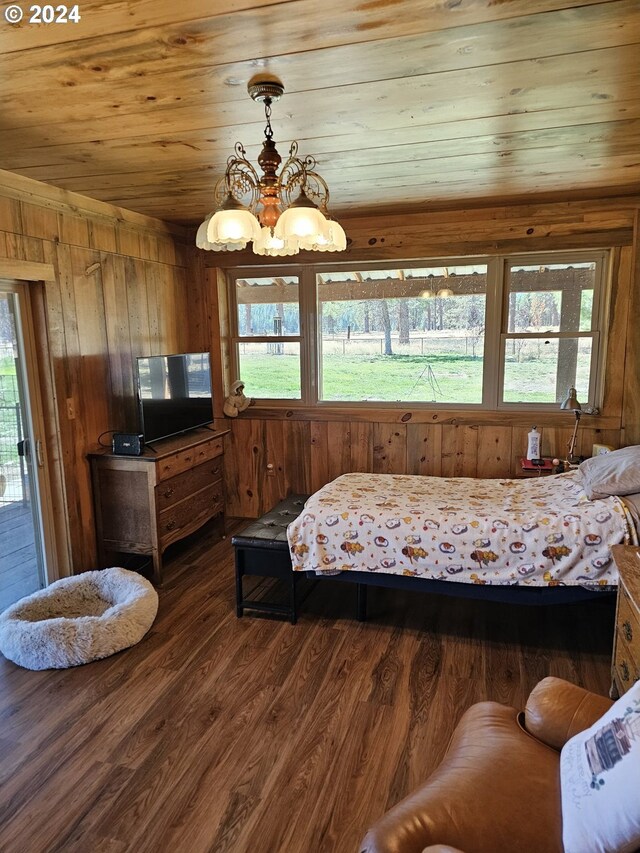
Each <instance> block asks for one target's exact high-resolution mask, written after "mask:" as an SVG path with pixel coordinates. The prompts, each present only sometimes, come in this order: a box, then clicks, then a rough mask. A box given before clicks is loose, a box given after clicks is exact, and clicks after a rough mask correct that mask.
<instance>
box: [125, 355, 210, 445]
mask: <svg viewBox="0 0 640 853" xmlns="http://www.w3.org/2000/svg"><path fill="white" fill-rule="evenodd" d="M136 366H137V375H136V379H137V384H138V402H139V406H140V422H141V423H140V425H141V431H142V433H143V435H144V440H145V442H146V443H147V444H149V443H150V442H153V441H158V440H159V439H161V438H167V437H168V436H170V435H177V434H178V433H181V432H187V431H188V430H190V429H195V428H196V427H201V426H206V424H210V423H211V422H212V421H213V395H212V392H211V366H210V361H209V353H208V352H196V353H193V352H192V353H182V354H176V355H150V356H143V357H140V358H138V359H137V365H136Z"/></svg>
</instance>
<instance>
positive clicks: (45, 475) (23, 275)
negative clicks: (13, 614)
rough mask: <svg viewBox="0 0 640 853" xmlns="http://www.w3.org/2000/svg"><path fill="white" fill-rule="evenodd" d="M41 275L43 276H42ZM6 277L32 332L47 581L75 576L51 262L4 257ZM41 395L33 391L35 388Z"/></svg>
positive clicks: (27, 345) (28, 350)
mask: <svg viewBox="0 0 640 853" xmlns="http://www.w3.org/2000/svg"><path fill="white" fill-rule="evenodd" d="M36 276H39V277H38V278H36ZM0 279H2V280H3V281H6V282H7V283H8V284H14V285H15V288H10V290H12V292H17V295H18V301H19V306H20V311H21V313H22V315H23V317H24V321H25V322H24V324H23V325H28V327H29V329H30V330H31V332H32V334H29V333H27V334H23V345H24V354H25V361H26V368H27V374H28V375H27V382H29V381H31V383H33V385H34V386H35V388H31V387H30V389H29V390H30V395H29V396H30V408H31V417H32V421H33V428H34V433H36V434H38V435H40V436H41V453H42V459H43V463H44V464H43V465H42V466H40V465H36V468H37V476H38V492H39V507H38V509H39V514H40V518H41V524H42V540H43V541H42V544H43V549H44V554H45V564H46V565H45V569H46V579H47V583H52V582H53V581H55V580H57V579H58V578H60V577H64V576H66V575H68V574H69V572H70V570H69V567H70V566H71V558H70V536H69V524H68V518H67V513H66V511H65V507H66V490H65V487H64V475H63V471H62V462H61V460H62V448H61V444H60V429H59V423H58V412H57V407H56V404H55V400H56V394H55V384H54V382H53V372H52V364H51V357H50V351H49V341H48V335H47V325H46V306H45V282H46V281H55V272H54V268H53V265H51V264H39V263H33V262H31V261H19V260H13V259H7V260H5V259H0ZM34 390H35V391H36V393H33V391H34Z"/></svg>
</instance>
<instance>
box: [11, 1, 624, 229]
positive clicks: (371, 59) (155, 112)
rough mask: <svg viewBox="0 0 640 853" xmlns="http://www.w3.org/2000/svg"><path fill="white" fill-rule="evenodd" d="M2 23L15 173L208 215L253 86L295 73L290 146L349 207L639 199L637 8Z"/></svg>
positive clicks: (139, 11)
mask: <svg viewBox="0 0 640 853" xmlns="http://www.w3.org/2000/svg"><path fill="white" fill-rule="evenodd" d="M23 7H24V10H25V13H26V16H25V20H23V22H22V23H21V24H20V25H17V26H13V25H9V24H6V23H5V22H4V21H2V27H0V166H2V167H3V168H5V169H9V170H11V171H14V172H18V173H20V174H23V175H27V176H30V177H33V178H36V179H38V180H42V181H46V182H49V183H51V184H54V185H56V186H59V187H63V188H65V189H70V190H75V191H77V192H80V193H84V194H86V195H89V196H92V197H94V198H97V199H103V200H105V201H110V202H112V203H115V204H118V205H121V206H123V207H127V208H130V209H132V210H136V211H139V212H141V213H145V214H149V215H152V216H158V217H160V218H162V219H166V220H170V221H175V222H183V223H189V222H191V223H193V222H197V221H198V220H200V219H202V218H203V216H204V214H205V213H206V212H207V211H208V210H210V209H211V207H212V203H211V189H212V187H213V185H214V183H215V179H216V177H217V176H218V175H220V174H221V173H222V172H223V170H224V165H225V161H226V158H227V156H228V155H229V154H230V153H231V151H232V147H233V144H234V143H235V142H236V141H237V140H240V141H242V142H243V143H244V145H245V147H246V149H247V152H248V155H249V158H250V159H251V160H252V161H253V162H255V159H256V157H257V154H258V152H259V149H260V144H261V141H262V133H263V127H264V117H263V114H262V108H261V106H260V105H259V104H254V103H253V102H252V101H251V100H250V99H249V97H248V96H247V93H246V84H247V82H248V80H249V79H250V78H252V77H253V76H254V75H255V74H256V73H258V72H261V71H266V72H268V73H271V74H275V75H277V76H279V77H280V78H281V79H282V81H283V82H284V84H285V87H286V90H287V91H286V94H285V96H284V98H283V100H282V101H280V102H279V103H278V104H275V105H274V114H273V120H272V121H273V126H274V131H275V139H276V140H277V142H278V145H279V149H280V153H281V154H282V155H285V154H286V152H287V150H288V146H289V143H290V141H291V140H292V139H294V138H295V139H297V140H298V141H299V143H300V150H301V153H303V154H306V153H309V154H315V155H317V157H318V162H319V166H318V169H319V171H320V173H321V174H322V175H323V176H324V177H325V178H326V180H327V181H328V183H329V186H330V188H331V209H332V212H333V213H334V214H337V215H341V214H345V213H349V212H355V211H358V212H359V213H368V212H384V211H396V212H397V211H403V210H424V209H429V208H433V207H447V206H449V207H450V206H453V205H456V204H457V205H459V204H476V203H479V202H481V201H485V200H488V199H491V200H500V201H501V202H504V201H508V200H514V201H515V200H525V199H530V198H532V197H533V196H535V197H537V198H538V199H540V198H545V197H546V198H562V199H564V198H567V199H569V198H580V197H586V196H604V195H611V194H630V193H637V192H638V191H640V73H639V72H640V49H639V44H638V43H639V42H640V3H639V2H638V0H609V2H589V0H503V1H502V2H495V0H445V1H444V2H443V0H370V1H369V2H367V1H366V0H364V2H363V0H323V2H318V0H289V2H273V0H216V2H214V3H212V2H211V0H181V2H179V3H176V2H174V0H171V2H169V0H135V2H133V0H132V1H131V2H123V0H103V1H102V2H100V0H85V2H82V3H80V12H81V15H82V20H81V22H80V23H78V24H72V23H69V24H50V25H48V26H45V25H34V24H29V23H28V22H27V21H26V18H27V17H28V4H27V3H23Z"/></svg>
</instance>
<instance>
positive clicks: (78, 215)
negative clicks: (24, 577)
mask: <svg viewBox="0 0 640 853" xmlns="http://www.w3.org/2000/svg"><path fill="white" fill-rule="evenodd" d="M2 259H14V260H17V261H31V262H36V263H41V264H50V265H52V266H53V271H54V272H53V275H52V277H51V278H52V280H49V281H45V282H42V283H40V284H38V283H34V284H32V285H30V289H31V292H32V304H33V305H34V307H35V315H36V322H37V326H38V329H37V331H38V334H39V336H40V338H41V341H44V339H45V338H48V355H49V358H48V363H47V364H41V365H40V367H41V373H42V374H43V376H42V381H43V384H44V386H45V391H46V393H47V395H48V396H49V397H50V398H51V399H50V405H49V407H48V408H49V413H48V414H49V417H48V429H49V432H50V434H49V436H48V439H49V440H48V442H47V444H48V447H49V450H50V452H51V451H52V450H53V448H54V447H55V444H56V442H55V434H54V433H57V434H58V436H59V441H58V444H59V448H60V452H61V456H60V458H54V459H53V460H51V465H53V466H57V467H58V469H59V471H60V476H59V478H58V479H59V482H58V494H56V495H54V500H55V501H56V503H58V502H59V503H61V506H59V507H58V518H59V519H60V525H63V524H64V525H65V526H66V527H67V536H66V537H65V535H64V532H62V533H63V535H62V538H63V539H64V538H67V539H68V541H67V542H66V543H65V546H66V547H65V548H63V551H66V555H67V564H66V565H65V564H64V563H63V565H61V566H60V570H61V572H62V573H66V571H69V570H71V571H81V570H84V569H88V568H91V567H92V566H93V565H94V562H95V536H94V513H93V501H92V492H91V483H90V475H89V467H88V463H87V459H86V454H87V453H88V452H89V451H91V450H95V449H97V448H98V436H99V435H100V433H102V432H103V431H105V430H122V431H135V430H137V424H138V422H137V413H136V407H135V395H134V388H133V364H134V360H135V357H136V356H138V355H147V354H150V353H162V352H177V351H184V350H187V351H188V350H193V351H198V350H207V349H209V347H210V338H209V323H208V312H207V310H206V308H203V306H202V304H201V300H202V298H203V295H204V296H206V294H204V293H203V290H202V288H201V282H202V276H199V275H197V261H195V260H194V259H195V250H192V249H191V238H190V237H187V234H186V232H185V231H184V230H183V229H181V228H179V227H174V226H168V225H166V224H164V223H162V222H160V221H158V220H154V219H150V218H148V217H144V216H141V215H138V214H135V213H131V212H129V211H124V210H121V209H119V208H115V207H112V206H111V205H108V204H104V203H102V202H96V201H93V200H92V199H88V198H85V197H83V196H79V195H75V194H74V193H68V192H64V191H61V190H58V189H55V188H53V187H50V186H48V185H46V184H42V183H39V182H36V181H32V180H30V179H27V178H22V177H18V176H17V175H13V174H11V173H9V172H2V171H0V269H3V270H4V272H3V274H4V275H6V274H7V270H8V271H9V272H11V270H12V269H15V274H14V277H15V278H27V277H31V276H29V275H28V272H29V270H28V267H24V265H23V264H15V265H14V267H12V266H11V264H9V263H7V262H6V260H5V262H4V264H3V260H2ZM22 269H24V270H26V272H22V273H21V270H22ZM37 276H38V272H37V267H36V268H35V272H34V274H33V277H34V278H36V277H37ZM42 350H43V351H46V348H45V347H42ZM41 355H42V353H41ZM108 438H109V436H106V437H105V438H104V439H103V440H107V441H108ZM60 533H61V531H60V530H58V534H60Z"/></svg>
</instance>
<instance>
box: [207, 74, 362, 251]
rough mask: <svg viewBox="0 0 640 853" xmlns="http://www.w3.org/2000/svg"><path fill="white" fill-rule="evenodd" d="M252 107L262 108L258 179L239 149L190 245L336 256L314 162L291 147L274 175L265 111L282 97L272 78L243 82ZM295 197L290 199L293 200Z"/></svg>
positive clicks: (339, 235) (340, 236) (325, 194)
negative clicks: (263, 121) (254, 104)
mask: <svg viewBox="0 0 640 853" xmlns="http://www.w3.org/2000/svg"><path fill="white" fill-rule="evenodd" d="M247 88H248V92H249V95H250V96H251V98H252V99H253V100H254V101H257V102H260V103H263V104H264V114H265V118H266V121H267V124H266V127H265V129H264V142H263V143H262V151H261V152H260V156H259V157H258V164H259V166H260V168H261V169H262V176H259V175H258V173H257V171H256V169H255V168H254V167H253V166H252V164H251V163H250V162H249V161H248V160H247V157H246V151H245V149H244V147H243V146H242V143H240V142H236V144H235V153H234V154H232V155H231V156H230V157H229V159H228V160H227V169H226V172H225V173H224V176H223V177H222V178H220V180H219V181H218V182H217V184H216V186H215V189H214V199H215V202H216V210H214V211H212V212H211V213H210V214H209V215H208V216H207V217H206V219H205V220H204V222H203V223H202V225H201V226H200V227H199V228H198V233H197V235H196V245H197V246H198V248H200V249H210V250H213V251H230V252H233V251H236V250H238V249H244V248H245V247H246V245H247V243H249V242H252V243H253V251H254V252H255V253H256V254H257V255H271V256H282V255H295V254H297V253H298V252H299V251H300V250H301V249H308V250H311V251H313V252H342V251H344V250H345V249H346V248H347V238H346V235H345V233H344V229H343V228H342V226H341V225H340V224H339V223H338V222H336V221H335V219H331V218H330V217H329V213H328V211H327V205H328V203H329V187H328V186H327V184H326V181H325V180H324V179H323V178H322V177H320V175H319V174H318V173H317V172H316V171H315V169H316V160H315V158H314V157H311V156H307V157H299V156H298V143H297V142H292V143H291V148H290V149H289V157H288V159H287V160H286V162H285V164H284V166H282V169H281V171H280V174H278V167H279V166H280V164H281V163H282V157H281V156H280V154H278V150H277V148H276V143H275V142H274V141H273V129H272V127H271V105H272V104H273V103H274V102H275V101H279V100H280V98H281V97H282V95H283V94H284V86H283V85H282V83H281V82H280V81H279V80H276V79H274V78H269V79H256V80H253V81H250V82H249V85H248V87H247ZM294 196H295V198H294Z"/></svg>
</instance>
